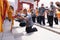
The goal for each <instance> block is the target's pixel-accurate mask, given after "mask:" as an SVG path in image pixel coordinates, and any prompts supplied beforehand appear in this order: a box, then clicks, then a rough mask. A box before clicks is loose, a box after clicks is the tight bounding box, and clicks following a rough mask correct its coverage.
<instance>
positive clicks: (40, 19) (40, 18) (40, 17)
mask: <svg viewBox="0 0 60 40" xmlns="http://www.w3.org/2000/svg"><path fill="white" fill-rule="evenodd" d="M41 21H42V16H39V24H40V25H41Z"/></svg>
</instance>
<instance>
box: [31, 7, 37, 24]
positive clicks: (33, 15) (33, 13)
mask: <svg viewBox="0 0 60 40" xmlns="http://www.w3.org/2000/svg"><path fill="white" fill-rule="evenodd" d="M31 15H32V20H33V22H34V23H35V18H36V14H35V10H34V9H33V8H32V9H31Z"/></svg>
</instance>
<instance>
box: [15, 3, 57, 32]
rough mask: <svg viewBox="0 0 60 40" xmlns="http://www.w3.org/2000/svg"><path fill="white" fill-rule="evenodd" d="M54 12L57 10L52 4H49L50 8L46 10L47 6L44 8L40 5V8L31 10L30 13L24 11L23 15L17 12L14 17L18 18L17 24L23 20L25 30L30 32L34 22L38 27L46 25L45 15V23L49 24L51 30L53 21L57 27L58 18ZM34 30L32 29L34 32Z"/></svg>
mask: <svg viewBox="0 0 60 40" xmlns="http://www.w3.org/2000/svg"><path fill="white" fill-rule="evenodd" d="M56 10H58V8H57V7H55V6H54V3H53V2H51V3H50V8H48V6H47V7H44V4H41V7H39V8H36V9H33V8H31V10H30V13H29V12H28V11H27V9H24V10H23V13H21V12H17V14H16V15H17V16H18V19H19V20H18V21H19V22H21V20H25V22H26V24H25V25H26V30H29V31H30V30H32V26H33V25H34V23H36V21H37V23H39V24H40V25H46V23H45V15H46V14H47V15H46V16H47V23H49V26H50V27H51V28H53V21H54V22H55V24H56V25H58V17H57V13H56ZM36 19H37V20H36ZM23 23H24V22H23ZM23 23H22V25H23ZM35 29H36V28H35ZM35 29H34V31H35ZM36 30H37V29H36ZM29 31H28V32H29Z"/></svg>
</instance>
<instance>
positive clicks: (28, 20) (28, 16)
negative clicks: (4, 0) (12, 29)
mask: <svg viewBox="0 0 60 40" xmlns="http://www.w3.org/2000/svg"><path fill="white" fill-rule="evenodd" d="M23 13H24V14H25V16H24V17H22V16H20V19H22V20H25V21H26V32H27V33H31V32H35V31H37V29H36V28H32V26H33V21H32V16H31V14H29V13H27V10H26V9H24V10H23Z"/></svg>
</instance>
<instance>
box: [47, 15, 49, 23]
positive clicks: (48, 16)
mask: <svg viewBox="0 0 60 40" xmlns="http://www.w3.org/2000/svg"><path fill="white" fill-rule="evenodd" d="M48 18H49V15H47V23H49V22H48Z"/></svg>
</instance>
